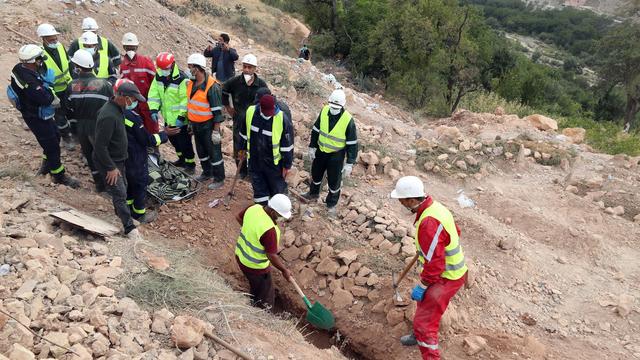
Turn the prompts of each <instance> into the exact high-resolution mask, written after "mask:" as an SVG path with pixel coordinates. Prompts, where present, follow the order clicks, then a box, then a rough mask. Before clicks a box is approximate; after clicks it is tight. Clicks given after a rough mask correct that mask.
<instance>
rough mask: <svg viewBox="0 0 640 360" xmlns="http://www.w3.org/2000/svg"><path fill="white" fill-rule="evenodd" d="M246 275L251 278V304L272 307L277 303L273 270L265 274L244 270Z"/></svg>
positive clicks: (265, 307) (264, 307)
mask: <svg viewBox="0 0 640 360" xmlns="http://www.w3.org/2000/svg"><path fill="white" fill-rule="evenodd" d="M243 273H244V276H245V277H246V278H247V280H249V293H250V294H251V305H253V306H256V307H259V308H262V309H271V308H273V306H274V305H275V303H276V293H275V290H274V288H273V280H272V279H271V272H268V273H265V274H260V275H256V274H249V273H246V272H244V271H243Z"/></svg>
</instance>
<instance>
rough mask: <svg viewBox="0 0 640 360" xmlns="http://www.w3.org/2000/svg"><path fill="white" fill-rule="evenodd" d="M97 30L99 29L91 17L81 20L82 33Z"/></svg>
mask: <svg viewBox="0 0 640 360" xmlns="http://www.w3.org/2000/svg"><path fill="white" fill-rule="evenodd" d="M98 29H99V27H98V23H97V22H96V19H94V18H91V17H87V18H84V19H82V31H96V30H98Z"/></svg>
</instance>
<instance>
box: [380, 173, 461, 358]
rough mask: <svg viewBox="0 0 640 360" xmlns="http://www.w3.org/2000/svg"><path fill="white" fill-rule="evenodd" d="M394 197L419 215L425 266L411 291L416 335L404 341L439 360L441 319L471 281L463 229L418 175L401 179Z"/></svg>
mask: <svg viewBox="0 0 640 360" xmlns="http://www.w3.org/2000/svg"><path fill="white" fill-rule="evenodd" d="M391 198H393V199H398V200H399V201H400V204H402V206H404V207H405V208H407V209H408V210H409V211H411V212H412V213H414V214H416V217H415V227H416V231H415V233H416V235H415V244H416V249H417V251H418V254H419V258H418V260H419V262H420V264H421V265H422V272H421V273H420V282H419V283H418V284H417V285H416V286H415V287H414V288H413V291H412V292H411V299H413V300H415V301H417V308H416V313H415V316H414V318H413V334H410V335H405V336H403V337H402V338H401V339H400V342H401V343H402V344H403V345H416V344H417V345H418V346H419V348H420V352H421V353H422V358H423V359H429V360H439V359H440V351H439V350H438V329H439V327H440V318H441V317H442V314H444V311H445V310H446V309H447V305H449V301H450V300H451V298H452V297H453V296H454V295H455V294H456V292H457V291H458V289H460V288H461V287H462V285H464V283H465V281H466V278H467V266H466V264H465V259H464V253H463V252H462V246H461V245H460V229H459V228H458V226H457V225H456V222H455V220H454V219H453V215H451V212H450V211H449V210H448V209H447V208H446V207H444V205H442V204H441V203H439V202H437V201H435V200H434V199H433V198H432V197H431V196H427V195H426V194H425V192H424V184H423V183H422V180H420V179H419V178H417V177H415V176H405V177H402V178H400V179H399V180H398V182H397V183H396V187H395V189H394V190H393V191H392V192H391Z"/></svg>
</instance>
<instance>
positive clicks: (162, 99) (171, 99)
mask: <svg viewBox="0 0 640 360" xmlns="http://www.w3.org/2000/svg"><path fill="white" fill-rule="evenodd" d="M188 81H189V80H188V78H187V75H185V74H184V73H183V72H182V71H180V69H179V68H178V65H177V64H176V62H175V57H174V56H173V54H171V53H168V52H161V53H160V54H158V56H157V57H156V76H155V77H154V79H153V81H152V82H151V88H150V89H149V98H148V99H147V103H148V104H149V109H150V110H151V117H152V118H153V119H154V120H153V121H154V122H155V123H158V122H159V119H160V117H161V118H162V119H164V126H165V132H166V133H167V135H168V136H169V141H170V142H171V145H173V147H174V149H175V150H176V155H177V156H178V160H177V161H174V162H172V164H173V165H175V166H179V167H182V168H184V170H185V172H187V173H189V174H193V173H194V172H195V168H196V160H195V154H194V152H193V143H192V142H191V135H190V134H189V130H188V125H187V124H188V122H187V83H188Z"/></svg>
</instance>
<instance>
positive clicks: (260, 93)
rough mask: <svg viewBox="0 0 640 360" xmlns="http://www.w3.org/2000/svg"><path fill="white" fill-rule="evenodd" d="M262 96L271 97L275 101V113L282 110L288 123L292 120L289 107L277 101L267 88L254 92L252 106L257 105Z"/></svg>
mask: <svg viewBox="0 0 640 360" xmlns="http://www.w3.org/2000/svg"><path fill="white" fill-rule="evenodd" d="M264 95H272V96H273V97H274V98H275V99H276V112H278V111H280V110H282V112H283V113H284V116H286V117H287V118H288V119H289V121H292V120H293V118H292V117H291V109H290V108H289V105H287V103H286V102H284V101H282V100H280V99H278V98H277V97H276V96H275V95H273V94H272V93H271V90H269V88H266V87H263V88H260V89H258V91H256V99H255V101H254V103H253V105H259V104H260V98H262V97H263V96H264Z"/></svg>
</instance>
